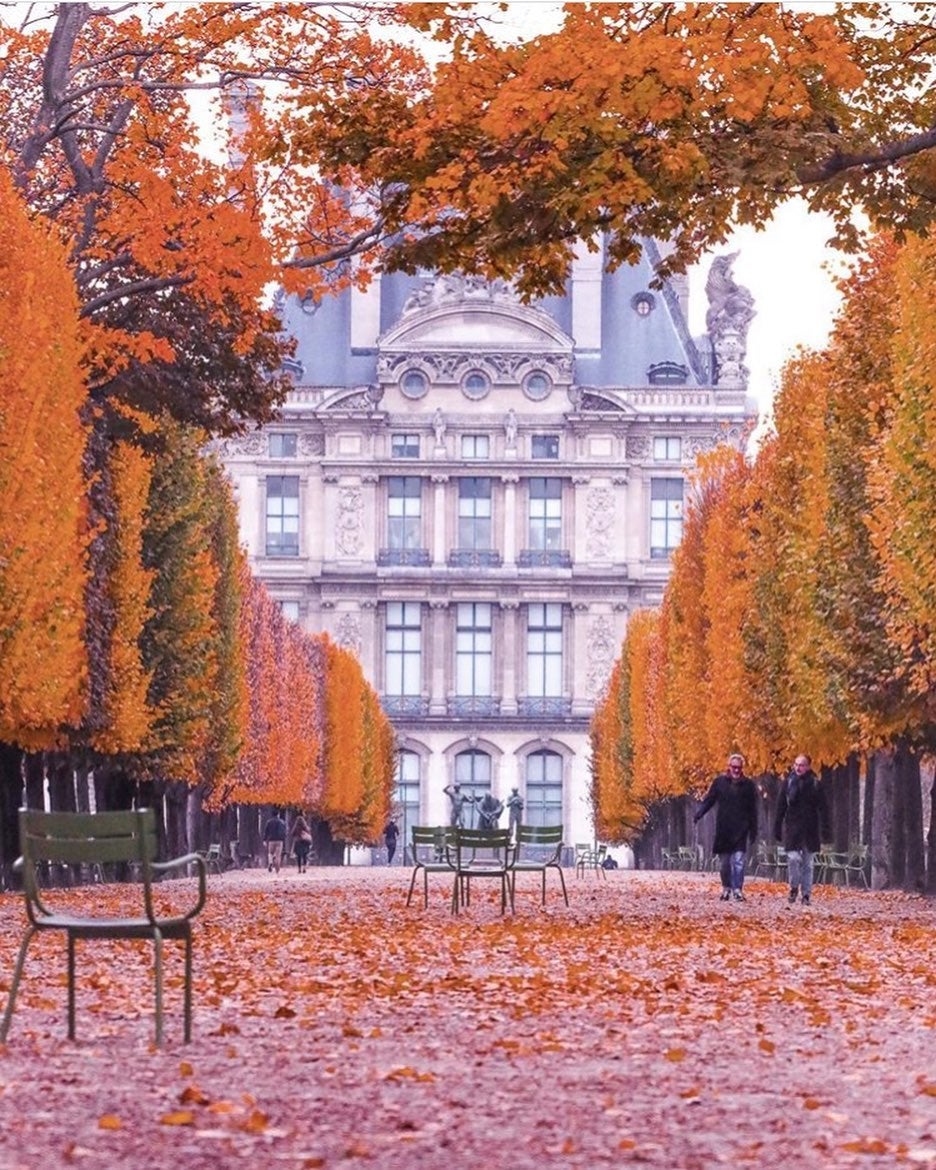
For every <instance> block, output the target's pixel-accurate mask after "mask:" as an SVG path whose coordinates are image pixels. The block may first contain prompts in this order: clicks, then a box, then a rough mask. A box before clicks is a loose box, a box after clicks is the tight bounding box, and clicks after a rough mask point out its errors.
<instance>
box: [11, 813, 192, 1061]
mask: <svg viewBox="0 0 936 1170" xmlns="http://www.w3.org/2000/svg"><path fill="white" fill-rule="evenodd" d="M19 830H20V848H21V850H22V856H21V857H20V858H19V860H18V861H17V862H16V868H17V869H19V870H21V872H22V875H23V895H24V897H25V900H26V915H27V917H28V919H29V926H27V928H26V933H25V934H24V935H23V941H22V942H21V943H20V949H19V955H18V957H17V960H16V968H15V970H14V973H13V982H12V984H11V985H10V994H9V998H8V999H7V1005H6V1011H5V1012H4V1015H3V1022H2V1024H0V1043H5V1042H6V1038H7V1032H8V1031H9V1027H10V1020H11V1019H12V1016H13V1009H14V1007H15V1004H16V993H17V991H18V989H19V983H20V978H21V976H22V974H23V964H24V962H25V960H26V951H27V949H28V947H29V944H30V942H31V941H32V938H33V936H34V935H35V934H38V933H39V932H40V931H43V930H61V931H64V933H65V935H66V938H67V940H68V1038H69V1040H74V1039H75V943H76V941H77V940H78V939H84V938H101V939H104V938H109V939H117V938H151V939H152V940H153V947H154V951H155V955H154V967H155V986H156V1044H157V1046H158V1045H160V1044H162V1016H163V1011H162V1007H163V988H162V944H163V940H164V939H178V940H180V941H182V942H184V943H185V1042H186V1044H187V1043H188V1042H189V1041H190V1040H191V1038H192V919H194V918H195V916H196V915H197V914H198V913H199V912H200V911H201V909H202V907H203V906H204V905H205V898H206V895H207V881H206V869H205V860H204V858H203V857H201V856H199V855H198V854H197V853H189V854H186V856H184V857H177V858H174V859H173V860H172V861H165V862H157V861H155V860H154V858H155V856H156V849H157V840H156V817H155V814H154V813H153V810H152V809H138V810H136V811H129V812H104V813H45V812H36V811H34V810H32V809H25V808H24V809H20V813H19ZM47 862H51V863H60V864H66V865H89V866H95V865H106V864H108V863H112V862H113V863H119V862H124V863H127V864H129V865H131V866H135V867H137V868H138V869H139V873H140V878H141V885H140V900H141V903H142V905H141V909H142V914H141V915H139V916H138V917H132V918H113V917H107V916H104V915H100V916H91V917H81V916H80V915H75V914H72V913H70V912H61V911H57V910H55V909H53V908H52V906H51V900H52V895H51V894H50V892H49V891H47V890H41V889H40V888H39V884H38V881H37V877H36V874H37V867H39V866H41V865H42V864H43V863H47ZM189 865H194V866H195V867H196V869H197V871H198V893H197V897H196V900H195V904H194V906H193V907H192V908H191V909H189V910H188V911H186V912H185V913H172V914H170V915H169V916H168V917H162V916H160V915H159V914H157V912H156V909H155V907H154V905H153V883H154V881H155V880H156V878H157V877H158V876H159V875H161V874H163V873H166V872H167V871H169V870H172V869H183V868H184V867H186V866H189Z"/></svg>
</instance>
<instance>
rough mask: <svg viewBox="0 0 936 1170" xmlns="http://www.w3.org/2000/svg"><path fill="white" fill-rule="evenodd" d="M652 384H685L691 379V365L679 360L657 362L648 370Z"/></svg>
mask: <svg viewBox="0 0 936 1170" xmlns="http://www.w3.org/2000/svg"><path fill="white" fill-rule="evenodd" d="M647 380H648V381H649V383H650V385H651V386H685V384H686V383H687V382H688V381H689V367H688V366H681V365H679V363H678V362H657V363H656V364H655V365H652V366H651V367H650V368H649V370H647Z"/></svg>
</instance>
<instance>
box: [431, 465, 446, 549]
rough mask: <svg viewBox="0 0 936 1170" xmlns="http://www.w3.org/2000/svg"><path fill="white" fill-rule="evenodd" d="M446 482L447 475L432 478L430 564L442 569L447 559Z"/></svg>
mask: <svg viewBox="0 0 936 1170" xmlns="http://www.w3.org/2000/svg"><path fill="white" fill-rule="evenodd" d="M448 481H449V477H448V476H447V475H434V476H433V477H432V489H433V490H432V564H433V566H434V567H436V568H442V567H443V566H444V565H445V562H446V557H447V541H446V532H445V487H446V484H447V483H448Z"/></svg>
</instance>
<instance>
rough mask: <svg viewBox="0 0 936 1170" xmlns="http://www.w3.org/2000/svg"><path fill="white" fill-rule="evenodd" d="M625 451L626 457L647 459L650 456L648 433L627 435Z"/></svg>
mask: <svg viewBox="0 0 936 1170" xmlns="http://www.w3.org/2000/svg"><path fill="white" fill-rule="evenodd" d="M625 453H626V455H627V458H628V459H647V458H649V456H650V436H649V435H628V436H627V445H626V447H625Z"/></svg>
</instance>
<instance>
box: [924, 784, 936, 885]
mask: <svg viewBox="0 0 936 1170" xmlns="http://www.w3.org/2000/svg"><path fill="white" fill-rule="evenodd" d="M926 840H927V844H928V846H929V847H928V849H927V851H926V892H927V893H928V894H936V773H934V774H933V775H932V776H931V778H930V823H929V834H928V835H927V838H926Z"/></svg>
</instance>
